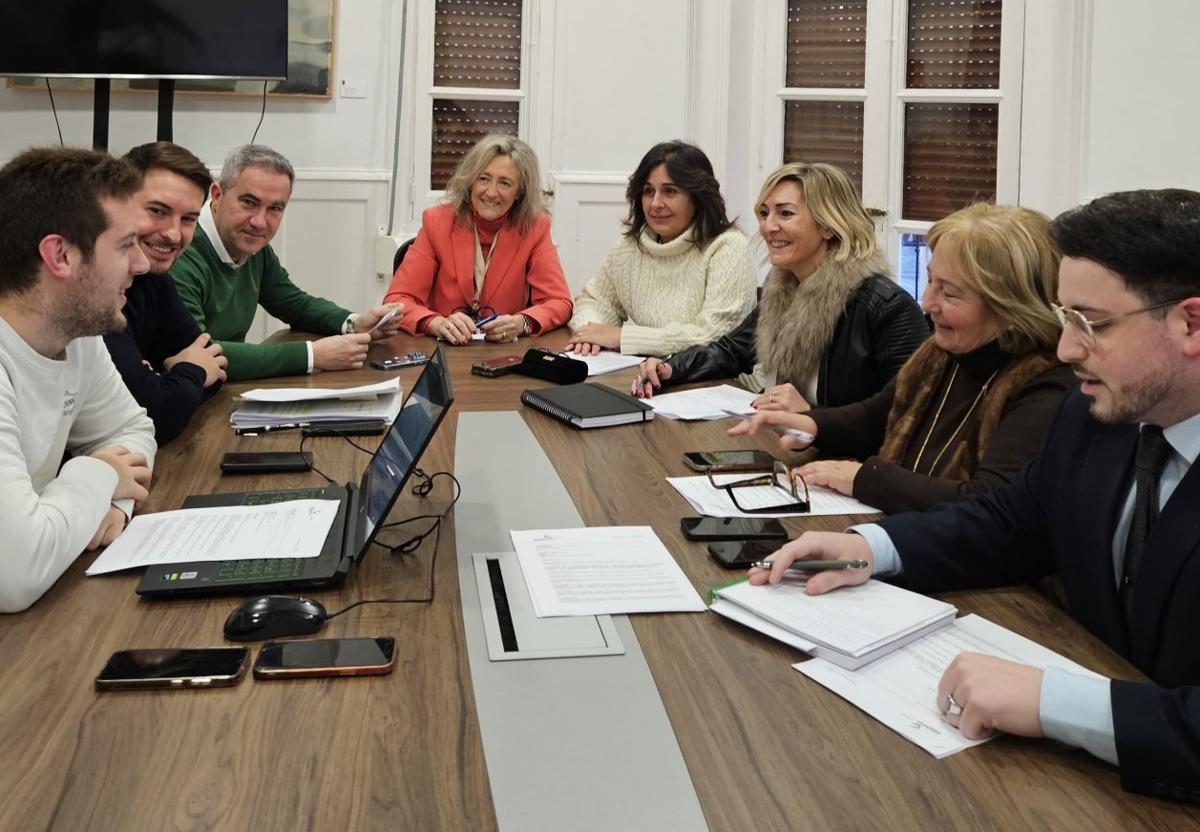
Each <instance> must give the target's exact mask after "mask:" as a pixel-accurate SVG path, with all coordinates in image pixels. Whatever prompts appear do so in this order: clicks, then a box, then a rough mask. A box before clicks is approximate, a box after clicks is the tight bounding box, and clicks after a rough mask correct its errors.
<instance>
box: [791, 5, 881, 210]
mask: <svg viewBox="0 0 1200 832" xmlns="http://www.w3.org/2000/svg"><path fill="white" fill-rule="evenodd" d="M867 2H868V0H840V2H833V1H831V0H788V10H787V49H786V52H785V54H786V68H785V84H786V86H787V89H785V90H784V94H783V95H784V112H783V161H785V162H826V163H828V164H831V165H837V166H838V167H840V168H842V169H843V170H844V171H846V173H847V174H848V175H849V176H850V179H851V181H852V182H853V183H854V186H855V187H856V188H858V189H859V192H860V193H861V192H862V168H863V104H862V96H861V93H860V94H859V95H845V97H842V96H841V95H839V94H838V93H836V92H835V93H833V94H831V93H830V90H846V91H847V92H849V91H855V92H860V91H861V90H862V89H863V87H864V85H865V83H866V54H867V53H866V42H867V41H866V38H867Z"/></svg>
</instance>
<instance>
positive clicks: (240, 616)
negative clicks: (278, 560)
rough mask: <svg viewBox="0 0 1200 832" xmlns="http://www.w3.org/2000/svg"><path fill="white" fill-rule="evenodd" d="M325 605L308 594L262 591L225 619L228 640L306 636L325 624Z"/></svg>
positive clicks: (260, 639)
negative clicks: (295, 594) (262, 592)
mask: <svg viewBox="0 0 1200 832" xmlns="http://www.w3.org/2000/svg"><path fill="white" fill-rule="evenodd" d="M327 617H328V616H327V615H326V613H325V607H324V606H323V605H322V604H321V603H320V602H319V601H314V600H312V599H311V598H299V597H297V596H294V595H264V596H262V597H261V598H251V599H250V600H249V601H247V602H246V603H244V604H242V605H241V606H240V607H238V608H237V609H235V610H234V611H233V612H231V613H229V617H228V618H226V619H225V638H227V639H229V640H230V641H263V640H264V639H268V638H277V637H279V636H306V635H309V634H311V633H315V632H317V631H318V630H320V629H321V628H322V627H324V626H325V619H326V618H327Z"/></svg>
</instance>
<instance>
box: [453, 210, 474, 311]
mask: <svg viewBox="0 0 1200 832" xmlns="http://www.w3.org/2000/svg"><path fill="white" fill-rule="evenodd" d="M450 247H451V249H452V250H453V252H454V281H455V283H457V284H458V290H459V291H460V292H461V293H462V303H461V304H460V305H462V306H470V305H471V300H472V299H473V298H474V297H475V233H474V231H473V230H472V229H471V228H470V227H467V226H464V225H462V224H461V223H458V222H455V223H454V225H453V226H452V227H451V229H450Z"/></svg>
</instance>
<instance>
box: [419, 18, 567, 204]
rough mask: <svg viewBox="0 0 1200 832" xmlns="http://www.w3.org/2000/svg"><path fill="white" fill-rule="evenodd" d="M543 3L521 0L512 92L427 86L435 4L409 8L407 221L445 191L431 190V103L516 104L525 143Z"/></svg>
mask: <svg viewBox="0 0 1200 832" xmlns="http://www.w3.org/2000/svg"><path fill="white" fill-rule="evenodd" d="M542 2H544V0H521V3H522V4H521V84H520V86H519V87H517V88H514V89H500V88H492V87H446V86H436V85H434V83H433V64H434V42H433V39H434V30H435V23H436V17H437V2H436V0H418V2H417V3H415V4H414V8H413V12H414V14H415V18H416V20H415V23H416V25H415V29H416V44H415V45H416V53H417V54H416V67H415V72H414V73H413V93H412V95H413V109H412V113H413V119H412V151H413V152H412V154H411V156H410V159H411V164H412V167H411V168H410V170H409V192H408V211H407V212H406V213H407V217H406V218H407V220H408V222H410V223H414V224H415V223H419V221H420V217H421V214H422V213H423V212H424V211H425V209H426V208H430V207H432V206H434V205H437V204H438V203H440V202H441V201H442V199H443V198H444V197H445V191H443V190H435V189H434V188H433V187H432V185H431V181H432V177H431V175H430V165H431V163H432V158H433V102H434V99H439V98H458V99H465V100H470V101H495V102H513V101H515V102H517V136H518V137H519V138H521V139H524V140H525V141H529V133H530V122H531V121H532V120H533V119H532V117H531V114H532V112H533V106H532V99H533V98H534V97H535V96H534V95H533V92H535V91H536V89H537V79H536V77H535V76H536V72H535V69H536V67H537V40H538V38H537V35H538V32H539V27H538V20H539V12H540V7H541V5H542Z"/></svg>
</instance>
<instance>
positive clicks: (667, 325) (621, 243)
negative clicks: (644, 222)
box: [570, 228, 758, 356]
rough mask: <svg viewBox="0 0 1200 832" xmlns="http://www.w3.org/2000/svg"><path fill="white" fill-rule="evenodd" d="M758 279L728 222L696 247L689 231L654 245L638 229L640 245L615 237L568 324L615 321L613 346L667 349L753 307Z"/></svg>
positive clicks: (721, 330) (737, 319) (687, 343)
mask: <svg viewBox="0 0 1200 832" xmlns="http://www.w3.org/2000/svg"><path fill="white" fill-rule="evenodd" d="M757 284H758V281H757V280H756V279H755V276H754V264H753V263H752V262H751V260H750V249H749V246H748V245H747V243H746V238H745V236H744V235H743V234H742V232H740V231H738V230H737V229H736V228H731V229H729V230H728V231H726V232H724V233H723V234H721V235H720V236H718V237H717V238H716V239H714V240H713V241H712V242H710V243H709V244H708V248H706V249H705V250H704V251H699V250H698V249H697V248H696V246H695V245H693V244H692V239H691V231H690V230H689V231H687V232H685V233H683V234H681V235H679V236H678V237H676V238H675V239H674V240H672V241H671V242H669V243H659V242H656V241H655V239H654V234H653V233H652V232H650V231H649V230H648V229H643V230H642V234H641V247H640V248H639V247H638V245H637V243H636V242H635V241H633V240H631V239H630V238H628V237H626V236H624V235H622V236H621V237H619V238H618V239H617V243H616V245H614V246H613V247H612V250H611V251H609V253H608V256H607V257H606V258H604V264H603V265H602V266H601V267H600V274H598V275H596V277H594V278H592V280H591V281H589V282H588V284H587V285H586V286H584V287H583V291H582V292H581V293H580V294H579V297H577V298H575V314H574V316H573V317H572V318H571V323H570V327H571V329H573V330H574V329H578V328H579V327H581V326H583V325H584V324H588V323H603V324H616V325H618V326H620V327H621V352H623V353H626V354H630V355H656V356H661V355H668V354H670V353H673V352H678V351H679V350H682V349H685V348H687V347H691V346H694V345H696V344H707V343H709V342H710V341H714V340H716V339H717V338H719V337H721V336H722V335H724V334H725V333H726V332H729V330H731V329H733V328H734V327H735V326H737V325H738V324H739V323H741V322H742V319H743V318H745V317H746V315H747V314H748V313H749V312H750V310H751V309H752V308H753V307H754V300H755V289H756V288H757Z"/></svg>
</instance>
